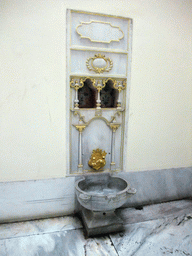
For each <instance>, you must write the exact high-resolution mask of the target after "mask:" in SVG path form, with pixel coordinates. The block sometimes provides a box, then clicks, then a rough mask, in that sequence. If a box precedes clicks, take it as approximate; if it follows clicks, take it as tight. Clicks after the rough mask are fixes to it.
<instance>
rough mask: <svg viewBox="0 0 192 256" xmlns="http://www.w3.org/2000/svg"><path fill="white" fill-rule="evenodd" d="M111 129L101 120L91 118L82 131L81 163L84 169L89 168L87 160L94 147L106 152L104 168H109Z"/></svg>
mask: <svg viewBox="0 0 192 256" xmlns="http://www.w3.org/2000/svg"><path fill="white" fill-rule="evenodd" d="M111 136H112V130H111V128H109V126H107V125H106V123H105V122H104V121H103V120H99V119H98V120H97V119H96V120H93V121H92V122H91V123H90V124H89V126H88V127H86V129H85V131H84V133H83V138H82V139H83V165H84V168H85V170H87V169H91V168H90V167H89V166H88V161H89V159H90V158H91V154H92V151H93V150H94V149H97V148H99V149H102V150H105V152H106V153H107V155H106V158H105V159H106V165H105V169H110V162H111V161H110V157H111Z"/></svg>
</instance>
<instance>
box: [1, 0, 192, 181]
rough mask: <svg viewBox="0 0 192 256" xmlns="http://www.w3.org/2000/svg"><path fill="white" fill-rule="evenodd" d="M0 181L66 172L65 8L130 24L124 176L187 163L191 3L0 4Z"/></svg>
mask: <svg viewBox="0 0 192 256" xmlns="http://www.w3.org/2000/svg"><path fill="white" fill-rule="evenodd" d="M0 8H1V9H0V13H1V15H0V74H1V75H0V76H1V79H0V88H1V90H0V181H16V180H29V179H43V178H57V177H63V176H65V173H66V154H65V153H66V148H65V142H66V136H67V135H66V132H65V129H66V126H65V124H66V122H65V121H66V120H65V113H66V105H65V98H66V82H65V81H66V8H69V9H79V10H84V11H91V12H100V13H105V14H111V15H118V16H125V17H129V18H132V19H133V52H132V72H131V91H130V93H131V95H130V113H129V114H130V117H129V131H128V148H127V149H126V150H127V169H126V171H129V170H141V171H142V170H153V169H164V168H172V167H188V166H191V164H192V135H191V134H192V114H191V113H192V87H191V81H192V72H191V71H192V68H191V66H192V53H191V49H192V45H191V44H192V39H191V35H192V26H191V24H192V15H191V13H192V1H191V0H161V1H154V0H146V1H143V0H129V1H128V0H105V1H103V0H97V1H95V0H83V1H78V0H70V1H69V0H62V1H61V0H52V1H49V0H46V1H45V0H44V1H43V0H29V1H26V0H2V1H1V3H0Z"/></svg>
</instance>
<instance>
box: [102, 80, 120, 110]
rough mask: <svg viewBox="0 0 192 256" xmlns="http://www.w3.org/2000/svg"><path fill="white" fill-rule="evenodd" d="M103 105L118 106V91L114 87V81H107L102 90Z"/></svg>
mask: <svg viewBox="0 0 192 256" xmlns="http://www.w3.org/2000/svg"><path fill="white" fill-rule="evenodd" d="M100 97H101V107H102V108H116V107H117V98H118V91H117V90H116V89H114V88H113V81H111V80H109V81H107V83H106V85H105V87H104V88H103V89H102V90H101V96H100Z"/></svg>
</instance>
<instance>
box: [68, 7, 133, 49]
mask: <svg viewBox="0 0 192 256" xmlns="http://www.w3.org/2000/svg"><path fill="white" fill-rule="evenodd" d="M91 20H96V21H102V22H110V23H111V25H112V26H118V27H120V29H121V30H122V31H123V33H124V37H123V38H122V39H121V40H119V42H113V41H112V42H111V43H96V42H91V41H90V40H89V39H86V38H81V37H80V36H79V35H78V33H77V32H76V28H77V26H78V25H80V24H81V22H90V21H91ZM128 21H129V19H122V18H121V19H118V18H115V17H109V16H108V17H107V16H102V15H97V14H95V15H94V14H87V13H77V12H72V13H71V45H72V46H77V45H78V46H86V47H96V48H98V47H101V48H111V49H122V50H127V47H128V45H127V43H128V27H129V24H128ZM99 32H100V36H99V38H100V41H105V40H106V34H105V29H102V28H101V30H100V31H99Z"/></svg>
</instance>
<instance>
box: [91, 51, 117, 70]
mask: <svg viewBox="0 0 192 256" xmlns="http://www.w3.org/2000/svg"><path fill="white" fill-rule="evenodd" d="M86 66H87V68H88V69H89V70H90V71H94V72H95V73H99V74H100V73H103V72H109V71H110V70H111V69H112V67H113V62H112V60H111V59H110V58H107V57H105V55H102V54H101V53H99V54H95V56H94V57H90V58H88V59H87V61H86Z"/></svg>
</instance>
